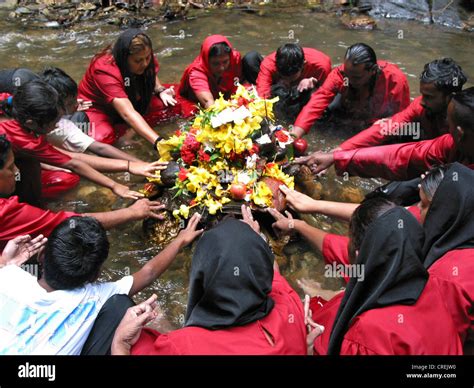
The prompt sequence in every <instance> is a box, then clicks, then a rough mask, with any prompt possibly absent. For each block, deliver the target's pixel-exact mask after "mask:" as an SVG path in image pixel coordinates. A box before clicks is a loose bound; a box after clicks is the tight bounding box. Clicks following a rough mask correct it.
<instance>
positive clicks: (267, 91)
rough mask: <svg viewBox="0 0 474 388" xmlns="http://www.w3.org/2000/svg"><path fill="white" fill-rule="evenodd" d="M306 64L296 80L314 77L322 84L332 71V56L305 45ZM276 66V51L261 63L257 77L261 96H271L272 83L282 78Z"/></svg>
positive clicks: (258, 90)
mask: <svg viewBox="0 0 474 388" xmlns="http://www.w3.org/2000/svg"><path fill="white" fill-rule="evenodd" d="M303 52H304V59H305V61H306V63H305V64H304V68H303V72H302V74H301V76H300V77H299V78H298V80H297V81H295V83H296V82H299V81H301V80H302V79H304V78H310V77H314V78H316V79H317V80H318V83H319V84H320V85H321V84H322V83H323V82H324V81H325V80H326V78H327V76H328V75H329V73H330V72H331V58H329V57H328V56H327V55H326V54H324V53H322V52H321V51H318V50H315V49H313V48H307V47H303ZM280 78H281V77H280V74H279V73H278V70H277V66H276V51H275V52H273V53H271V54H269V55H267V56H266V57H265V59H264V60H263V61H262V63H261V64H260V71H259V73H258V77H257V92H258V95H259V96H260V97H265V98H269V97H270V95H271V88H272V85H274V84H276V83H277V82H278V81H279V80H280Z"/></svg>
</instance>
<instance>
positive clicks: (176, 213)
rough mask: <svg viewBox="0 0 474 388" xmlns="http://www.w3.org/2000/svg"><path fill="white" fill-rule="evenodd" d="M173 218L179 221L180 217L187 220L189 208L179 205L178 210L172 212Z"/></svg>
mask: <svg viewBox="0 0 474 388" xmlns="http://www.w3.org/2000/svg"><path fill="white" fill-rule="evenodd" d="M173 216H174V218H176V219H180V216H182V217H183V218H188V217H189V206H186V205H181V206H180V207H179V209H175V210H173Z"/></svg>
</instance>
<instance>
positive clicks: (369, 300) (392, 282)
mask: <svg viewBox="0 0 474 388" xmlns="http://www.w3.org/2000/svg"><path fill="white" fill-rule="evenodd" d="M422 246H423V228H422V227H421V225H420V224H419V222H418V221H417V220H416V219H415V218H414V217H413V216H412V215H411V214H410V213H409V212H408V211H407V210H406V209H405V208H402V207H396V208H393V209H390V210H389V211H387V212H386V213H385V214H383V215H382V216H380V217H379V218H378V219H377V220H375V221H374V222H373V223H372V224H371V225H370V226H369V228H368V229H367V231H366V235H365V238H364V240H363V241H362V245H361V247H360V251H359V255H358V256H357V261H356V264H358V265H361V264H363V265H364V267H363V268H364V269H363V270H364V280H363V281H358V280H357V278H354V277H353V278H351V279H350V281H349V283H348V284H347V288H346V291H345V294H344V297H343V299H342V301H341V305H340V306H339V310H338V312H337V315H336V319H335V321H334V325H333V328H332V331H331V337H330V339H329V348H328V354H333V355H334V354H339V353H340V350H341V345H342V341H343V339H344V336H345V334H346V332H347V330H348V329H349V327H350V325H351V323H352V322H353V320H354V319H355V318H356V317H357V316H358V315H360V314H362V313H363V312H365V311H368V310H372V309H376V308H380V307H386V306H392V305H397V304H402V305H413V304H415V303H416V301H417V300H418V298H419V296H420V295H421V292H422V291H423V289H424V287H425V284H426V281H427V280H428V272H427V271H426V269H425V268H424V267H423V263H422Z"/></svg>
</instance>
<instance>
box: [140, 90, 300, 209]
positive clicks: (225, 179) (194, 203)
mask: <svg viewBox="0 0 474 388" xmlns="http://www.w3.org/2000/svg"><path fill="white" fill-rule="evenodd" d="M277 100H278V97H277V98H274V99H271V100H265V99H262V98H260V97H258V95H257V92H256V91H255V89H254V88H252V89H250V90H248V89H246V88H245V87H243V86H242V85H238V88H237V91H236V93H235V94H234V95H232V96H231V98H230V99H229V100H225V99H224V97H223V96H222V95H220V97H219V98H218V99H217V100H216V101H215V102H214V104H213V105H212V106H211V107H209V108H208V109H205V110H203V109H201V110H200V111H199V112H198V114H197V115H196V117H195V118H194V121H193V122H192V123H191V124H190V125H189V127H188V128H187V129H182V130H178V131H176V132H175V133H174V134H173V135H172V136H171V137H170V138H169V139H167V140H161V141H160V142H159V143H158V145H157V149H158V152H159V154H160V161H172V160H174V161H176V162H177V163H178V165H179V167H180V169H179V172H178V173H177V177H176V182H175V186H174V187H173V189H174V190H176V195H175V197H178V196H180V197H181V198H182V197H186V198H190V199H189V202H188V203H187V204H181V205H180V206H179V208H177V209H175V210H174V211H173V215H174V216H175V217H176V218H188V217H189V214H190V209H191V208H194V207H198V208H199V210H203V208H204V207H205V208H207V210H208V212H209V214H213V215H214V214H216V213H217V212H218V211H221V210H222V207H223V205H225V204H226V203H229V202H230V201H231V199H235V200H243V201H246V202H248V203H251V204H253V205H255V206H260V207H267V206H272V199H273V194H272V191H271V190H270V188H269V187H268V185H267V184H266V183H265V182H264V179H265V177H269V178H274V179H276V180H278V181H281V182H283V183H284V184H285V185H287V186H288V187H290V188H293V187H294V181H293V177H290V176H288V175H287V174H285V173H284V172H283V171H282V169H281V166H280V165H279V164H278V163H275V162H273V160H272V161H271V162H267V160H266V159H265V158H263V157H261V156H260V151H261V148H262V147H264V146H265V144H268V143H269V142H271V139H270V137H269V136H268V134H265V135H262V134H261V132H260V130H261V124H262V121H263V120H265V119H266V120H268V121H270V122H272V121H273V120H274V116H273V104H274V103H275V102H276V101H277ZM271 127H272V132H274V133H275V138H276V139H277V140H278V143H279V145H280V147H281V146H283V147H285V146H286V145H287V144H291V143H292V137H291V136H290V135H289V133H288V132H287V131H286V130H284V129H283V128H281V127H280V126H273V125H271ZM149 180H150V181H151V182H158V183H159V179H158V180H155V179H149ZM236 193H239V194H238V195H239V196H237V194H236Z"/></svg>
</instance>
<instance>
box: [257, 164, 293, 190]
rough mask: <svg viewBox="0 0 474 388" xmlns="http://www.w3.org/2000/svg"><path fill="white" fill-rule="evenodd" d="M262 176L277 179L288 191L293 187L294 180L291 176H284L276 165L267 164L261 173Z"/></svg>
mask: <svg viewBox="0 0 474 388" xmlns="http://www.w3.org/2000/svg"><path fill="white" fill-rule="evenodd" d="M263 176H269V177H271V178H275V179H278V180H280V181H282V182H283V183H284V184H285V185H286V186H288V187H289V188H290V189H293V188H294V187H295V180H294V178H293V177H292V176H289V175H287V174H285V173H284V172H283V171H281V169H280V167H279V166H278V165H277V164H276V163H268V164H267V165H266V166H265V171H264V173H263Z"/></svg>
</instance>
